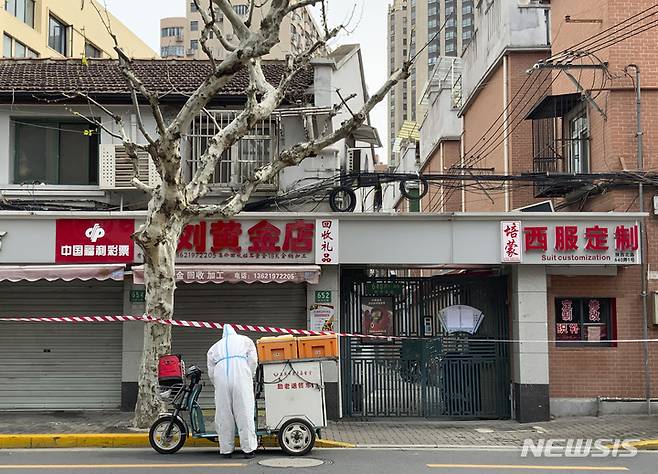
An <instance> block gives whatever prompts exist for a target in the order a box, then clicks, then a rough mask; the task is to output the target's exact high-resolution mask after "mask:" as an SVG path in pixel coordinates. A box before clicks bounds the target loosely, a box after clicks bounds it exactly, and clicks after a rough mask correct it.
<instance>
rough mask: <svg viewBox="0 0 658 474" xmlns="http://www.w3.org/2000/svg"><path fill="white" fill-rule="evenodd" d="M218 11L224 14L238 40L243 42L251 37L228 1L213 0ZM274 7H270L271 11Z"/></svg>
mask: <svg viewBox="0 0 658 474" xmlns="http://www.w3.org/2000/svg"><path fill="white" fill-rule="evenodd" d="M213 1H214V2H215V3H216V4H217V6H218V7H219V9H220V10H221V11H222V13H223V14H224V17H225V18H226V19H227V20H228V21H229V22H230V23H231V26H233V31H235V34H237V35H238V38H240V40H242V41H244V40H246V39H247V38H249V37H250V36H251V31H249V28H248V27H247V25H245V23H244V21H242V18H240V15H238V14H237V12H236V11H235V10H233V6H232V5H231V4H230V2H229V1H228V0H213ZM274 8H275V7H274V5H272V9H274Z"/></svg>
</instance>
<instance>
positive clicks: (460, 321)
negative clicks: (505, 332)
mask: <svg viewBox="0 0 658 474" xmlns="http://www.w3.org/2000/svg"><path fill="white" fill-rule="evenodd" d="M483 319H484V313H483V312H482V311H480V310H479V309H477V308H473V307H472V306H467V305H463V304H457V305H453V306H448V307H447V308H443V309H442V310H441V311H439V321H441V325H442V326H443V329H445V331H446V332H447V333H448V334H452V333H455V332H467V333H469V334H475V333H476V332H477V330H478V328H479V327H480V324H481V323H482V320H483Z"/></svg>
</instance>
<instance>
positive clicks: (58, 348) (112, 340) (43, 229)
mask: <svg viewBox="0 0 658 474" xmlns="http://www.w3.org/2000/svg"><path fill="white" fill-rule="evenodd" d="M143 218H144V216H143V215H142V214H139V213H135V214H130V213H122V214H119V215H110V214H98V215H86V216H85V219H86V220H77V219H72V218H71V215H61V216H60V215H56V214H52V213H42V214H39V213H36V214H30V215H28V214H26V213H10V212H7V213H2V214H0V234H2V233H6V234H5V235H4V237H3V238H2V247H1V248H0V316H16V315H19V316H20V315H36V316H58V315H98V314H142V312H143V308H144V303H143V297H144V294H143V288H144V287H143V285H142V283H143V267H142V266H141V265H142V263H141V261H142V258H141V256H140V255H139V252H137V251H135V248H134V246H132V242H131V241H130V240H129V234H130V231H131V229H134V228H135V226H136V225H139V223H140V222H141V221H143ZM640 218H641V216H640V215H637V214H626V213H624V214H616V213H605V214H596V213H583V214H571V213H570V214H560V213H550V214H539V213H532V214H530V213H528V214H523V213H518V214H451V215H422V214H419V215H412V214H407V215H388V214H350V215H347V214H340V215H316V214H290V213H270V214H243V215H241V216H239V218H235V219H233V220H229V221H205V222H197V223H194V224H192V225H190V226H188V227H186V229H185V231H184V232H183V235H182V236H181V239H180V242H179V248H178V258H177V264H176V265H177V268H176V270H177V275H176V276H177V279H178V289H177V292H176V298H175V318H176V319H181V320H200V321H220V322H228V323H241V324H252V325H267V326H274V327H285V328H311V329H333V330H339V329H343V330H345V331H349V332H358V333H364V334H371V335H391V336H410V337H411V339H410V340H409V341H408V342H405V343H404V344H402V343H395V344H386V343H383V344H382V343H372V341H368V339H369V338H353V339H350V340H346V339H343V342H342V352H341V354H342V357H341V364H340V370H338V369H336V368H334V369H333V372H332V373H331V374H330V376H329V382H328V385H327V388H328V392H329V397H328V398H329V405H330V411H332V412H333V416H339V415H340V414H342V415H343V416H350V415H351V416H429V417H443V416H467V417H474V418H479V417H489V416H496V417H513V418H516V419H519V420H521V421H533V420H541V419H547V418H548V417H549V416H550V414H551V411H552V410H553V411H554V412H555V413H567V414H568V413H570V410H571V411H573V406H574V405H573V404H574V403H576V404H578V403H580V404H583V403H589V402H590V401H591V399H592V398H594V397H595V396H608V395H609V396H626V397H640V396H641V395H642V387H641V380H642V370H643V369H642V361H641V351H640V350H639V347H638V346H637V345H634V346H631V345H628V344H626V345H624V344H616V343H614V341H613V340H614V339H616V338H619V339H631V338H633V339H637V338H641V336H642V331H641V323H640V319H639V318H640V315H639V310H638V306H639V295H637V288H638V287H639V286H638V282H639V280H638V278H639V275H638V274H639V265H638V264H639V263H640V253H639V243H638V231H637V225H638V220H639V219H640ZM339 224H340V226H339ZM67 229H68V230H67ZM126 236H127V237H126ZM92 239H96V241H95V242H92ZM107 239H110V240H107ZM126 239H127V240H126ZM126 246H128V247H126ZM339 264H340V265H339ZM382 268H388V269H391V268H393V269H395V268H398V269H401V268H406V269H420V268H425V269H428V268H431V269H434V270H440V271H439V272H436V273H446V272H448V271H449V272H452V275H448V276H446V275H443V276H436V277H432V278H433V279H424V278H419V277H418V278H408V279H407V280H403V279H401V278H399V277H390V276H389V277H388V279H384V280H382V279H381V278H379V279H378V277H376V275H377V273H376V272H377V269H382ZM456 274H463V275H462V276H461V278H456ZM464 275H465V276H464ZM463 308H470V309H468V311H471V313H469V314H470V316H469V317H470V318H471V320H473V318H474V317H475V316H474V315H477V320H478V323H477V324H473V323H472V322H471V323H470V324H465V323H464V318H463V314H462V312H461V311H462V310H463ZM466 319H468V318H466ZM220 335H221V333H220V332H219V331H213V330H207V329H183V328H175V329H174V334H173V350H174V351H175V352H179V353H182V354H183V355H184V356H185V358H186V359H187V360H188V363H195V364H200V365H201V366H203V365H205V352H206V351H207V349H208V348H209V347H210V345H211V344H212V343H213V342H215V341H216V340H217V339H218V338H219V337H220ZM142 336H143V331H142V324H141V323H123V324H120V323H114V324H89V325H66V324H45V323H44V324H34V325H18V324H13V323H11V324H10V323H3V327H2V331H0V338H1V339H2V340H1V341H0V342H1V343H2V344H1V345H0V351H2V353H1V354H0V355H2V356H3V359H4V360H6V361H8V366H9V367H10V368H11V370H12V374H13V375H12V377H13V379H12V384H13V386H15V390H13V389H12V391H4V392H3V394H2V396H0V408H17V409H20V408H74V407H75V408H113V407H118V406H121V407H122V408H123V409H127V410H129V409H131V408H132V407H133V406H134V401H135V394H136V392H137V390H136V388H137V380H138V370H139V360H140V358H141V350H142ZM250 336H252V337H258V336H259V334H258V333H252V334H250ZM478 339H480V340H481V341H478ZM485 339H486V340H487V344H484V343H483V342H482V341H484V340H485ZM496 339H511V340H514V341H516V342H513V343H505V345H502V344H501V343H495V342H491V340H496ZM519 340H520V341H521V342H518V341H519ZM100 341H102V343H101V342H100ZM412 341H421V342H419V343H416V342H413V343H412ZM427 341H430V343H429V345H427V344H428V343H427ZM436 341H440V344H439V345H438V346H437V345H436ZM432 344H434V345H432ZM403 345H404V347H402V346H403ZM437 347H439V350H438V352H437ZM418 354H420V355H421V356H422V359H421V360H420V362H422V361H427V362H429V364H430V366H431V364H434V365H433V366H431V367H430V366H428V368H427V370H426V371H425V372H423V373H414V372H413V371H414V370H416V369H411V370H407V369H410V368H412V367H419V365H418V363H419V360H418V357H419V356H417V355H418ZM426 356H428V357H426ZM414 357H416V358H414ZM620 357H621V358H624V359H625V360H627V361H628V365H629V367H631V368H630V369H629V368H628V367H624V368H623V369H622V368H620V367H619V366H618V364H615V363H614V362H613V361H614V360H618V359H619V358H620ZM574 360H578V366H579V367H581V368H582V370H580V369H578V370H576V369H574V363H573V362H574ZM395 361H406V362H405V363H406V364H407V365H408V367H407V368H406V369H405V367H404V366H403V365H404V364H400V362H395ZM423 363H424V362H423ZM394 364H398V365H397V366H396V367H393V365H394ZM602 364H603V366H605V368H602ZM602 371H603V372H602ZM629 371H632V372H633V373H634V374H635V378H634V380H633V381H630V382H629V381H627V382H626V383H621V382H618V381H620V380H625V379H624V374H623V373H622V372H629ZM604 372H605V376H604ZM469 374H471V375H469ZM469 377H470V378H469ZM579 380H580V381H585V383H584V384H580V385H578V381H579ZM604 381H607V382H604ZM613 381H614V382H613ZM638 381H640V382H639V383H638ZM459 383H461V384H462V386H461V387H462V388H459V387H458V385H456V384H459ZM45 385H49V386H50V387H49V388H50V389H51V390H55V392H52V393H50V394H47V388H48V387H44V386H45ZM622 385H623V386H622ZM575 386H577V387H578V388H577V389H575V388H574V387H575ZM44 389H46V390H44ZM492 390H494V391H495V394H496V396H495V397H494V399H495V403H493V404H492V403H490V400H489V401H487V403H483V402H482V401H483V394H488V393H494V392H492ZM53 393H54V395H53ZM594 393H596V394H597V395H592V394H594ZM26 394H27V395H26ZM465 394H466V395H465ZM620 394H621V395H620ZM208 395H210V391H208ZM402 395H403V396H402ZM465 397H466V398H468V397H470V398H468V399H467V400H465V401H459V400H463V399H464V398H465ZM414 400H416V401H414ZM510 400H512V403H510ZM574 400H576V401H575V402H574ZM205 401H206V402H209V401H210V399H209V398H207V399H206V400H205Z"/></svg>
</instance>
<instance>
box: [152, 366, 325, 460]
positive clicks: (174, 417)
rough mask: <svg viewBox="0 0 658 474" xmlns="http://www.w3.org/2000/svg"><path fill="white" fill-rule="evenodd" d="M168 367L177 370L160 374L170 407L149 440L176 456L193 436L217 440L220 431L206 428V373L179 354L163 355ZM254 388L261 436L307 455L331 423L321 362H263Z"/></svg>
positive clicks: (159, 449) (288, 451)
mask: <svg viewBox="0 0 658 474" xmlns="http://www.w3.org/2000/svg"><path fill="white" fill-rule="evenodd" d="M325 360H326V359H325ZM163 365H170V366H172V367H173V368H174V370H173V372H172V374H173V375H162V374H163V373H166V369H165V370H164V371H163V370H160V376H159V383H160V393H159V395H160V398H161V399H163V400H164V401H166V402H167V403H168V404H169V406H170V410H169V411H168V412H166V413H162V414H160V415H159V416H158V419H157V420H156V421H155V422H154V423H153V425H152V426H151V429H150V431H149V441H150V443H151V446H152V447H153V449H155V450H156V451H157V452H158V453H160V454H173V453H175V452H177V451H178V450H179V449H180V448H182V447H183V445H184V444H185V440H186V439H187V438H188V437H190V436H191V437H192V438H205V439H208V440H211V441H215V442H216V441H217V432H216V431H214V430H209V429H207V428H206V423H205V419H204V415H203V410H202V409H201V406H200V404H199V396H200V395H201V391H202V389H203V381H202V375H203V371H202V370H201V369H200V368H199V367H197V366H194V365H193V366H191V367H189V368H188V369H187V370H186V369H185V364H184V362H183V360H182V358H180V356H176V355H167V356H163V357H162V358H161V360H160V367H161V368H162V367H163ZM177 367H178V368H177ZM177 372H180V374H178V373H177ZM254 390H255V394H256V413H254V417H255V420H256V435H257V436H258V437H259V438H261V437H262V436H264V435H275V436H276V437H277V440H278V444H279V446H280V447H281V449H282V450H283V451H284V452H285V453H286V454H288V455H290V456H302V455H305V454H306V453H308V452H309V451H310V450H311V449H313V446H314V444H315V439H316V436H319V435H320V429H321V428H324V427H326V426H327V417H326V409H325V397H324V381H323V375H322V364H321V361H320V360H319V359H317V360H312V359H307V360H293V361H277V362H264V363H261V364H259V366H258V370H257V371H256V377H255V380H254ZM262 404H264V406H265V420H264V423H260V424H262V426H259V417H258V406H259V405H262Z"/></svg>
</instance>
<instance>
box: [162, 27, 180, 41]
mask: <svg viewBox="0 0 658 474" xmlns="http://www.w3.org/2000/svg"><path fill="white" fill-rule="evenodd" d="M160 36H162V37H163V38H168V37H169V36H183V28H182V27H181V26H169V27H166V28H161V29H160Z"/></svg>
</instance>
